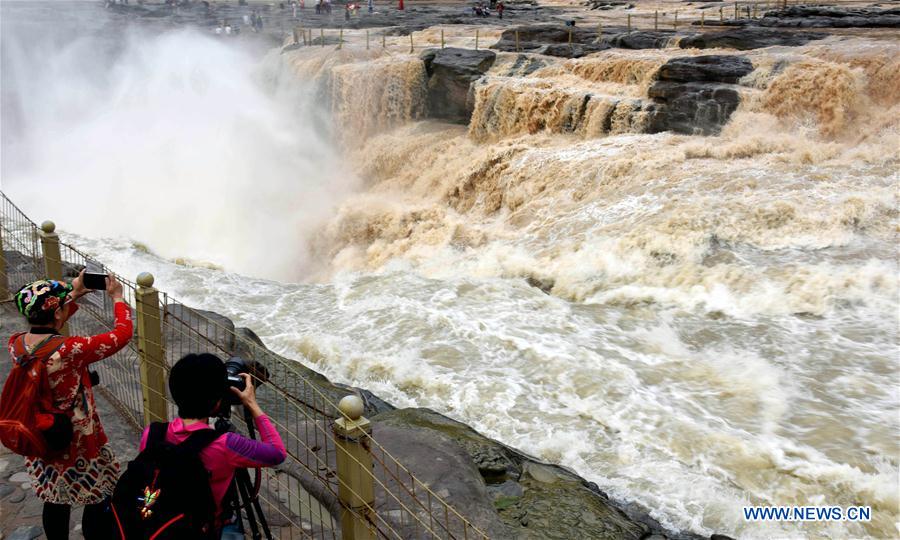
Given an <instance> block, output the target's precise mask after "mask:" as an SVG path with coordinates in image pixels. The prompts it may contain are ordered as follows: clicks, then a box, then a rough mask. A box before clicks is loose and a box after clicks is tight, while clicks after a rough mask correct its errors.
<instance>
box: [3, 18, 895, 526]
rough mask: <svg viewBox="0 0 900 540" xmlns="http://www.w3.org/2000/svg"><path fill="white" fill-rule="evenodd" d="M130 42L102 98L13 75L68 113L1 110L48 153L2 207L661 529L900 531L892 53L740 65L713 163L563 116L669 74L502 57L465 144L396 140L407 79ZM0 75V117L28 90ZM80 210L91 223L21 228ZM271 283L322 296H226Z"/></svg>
mask: <svg viewBox="0 0 900 540" xmlns="http://www.w3.org/2000/svg"><path fill="white" fill-rule="evenodd" d="M4 9H6V8H5V7H4ZM7 20H8V18H7V17H4V24H6V22H7ZM8 35H9V34H8V33H7V32H6V27H4V36H3V39H4V55H5V56H4V62H6V60H7V59H8V58H10V56H9V53H8V51H10V50H11V49H9V48H8V47H7V45H8V43H9V41H8ZM437 35H438V34H437V33H436V32H434V30H426V31H425V32H423V38H427V39H436V37H435V36H437ZM142 39H143V40H144V41H142V43H141V46H140V47H137V48H133V47H132V46H131V45H130V44H128V42H125V43H126V45H123V46H122V49H121V51H120V52H122V51H124V54H112V56H110V57H109V58H111V61H110V62H108V64H107V67H108V68H109V69H99V68H98V69H92V70H88V71H87V73H89V74H95V75H97V76H98V77H97V79H96V80H94V79H92V78H91V77H87V76H85V75H84V74H82V73H80V71H79V70H78V69H75V68H76V67H77V66H78V62H75V60H77V59H78V58H80V57H81V56H83V50H82V53H78V50H77V48H76V49H72V48H65V47H62V48H60V50H61V51H63V53H64V54H62V55H60V56H56V55H54V54H52V52H51V51H47V50H43V49H41V50H40V52H41V54H44V55H46V56H47V58H48V59H49V60H48V62H47V63H46V66H44V67H46V69H44V67H42V68H41V69H37V71H36V73H37V75H36V77H37V79H35V80H38V81H51V82H54V83H56V87H58V88H62V87H66V88H75V89H78V90H77V91H78V92H80V94H79V96H80V97H79V98H78V99H76V100H74V105H73V102H72V101H66V99H65V98H66V95H65V94H64V93H63V92H59V91H56V90H54V89H53V88H51V87H50V86H48V85H40V84H39V85H37V86H36V87H30V89H29V90H28V91H27V92H25V91H20V92H19V98H20V99H19V101H20V102H21V103H22V104H24V105H28V106H23V107H22V108H21V110H19V111H18V113H17V114H20V116H18V117H17V118H18V121H19V122H20V123H21V127H22V130H23V131H22V134H23V138H22V139H21V140H20V141H10V139H9V138H8V137H6V136H4V139H3V140H4V147H3V150H4V155H5V156H6V155H9V152H10V150H11V149H13V148H16V149H23V151H25V152H24V154H23V155H26V156H34V155H39V156H40V158H41V159H40V160H38V161H27V162H25V164H27V165H28V167H26V166H24V165H23V161H20V160H19V159H18V158H17V159H16V160H13V162H11V163H12V165H10V164H9V163H8V162H7V161H6V160H4V168H3V183H4V186H3V187H4V190H6V191H8V192H10V193H11V194H12V195H13V196H14V198H16V199H17V200H21V201H22V202H23V206H25V209H26V210H29V211H30V213H31V214H32V215H33V217H35V218H37V219H43V218H45V217H52V218H54V219H56V220H57V221H58V222H59V224H60V226H61V228H62V229H64V230H65V231H71V232H69V233H68V234H67V235H66V237H67V238H69V239H72V240H73V242H74V243H75V244H76V245H78V246H83V247H84V248H85V249H87V250H88V251H89V252H91V253H93V254H96V255H97V256H98V258H100V259H101V260H103V261H106V262H107V263H108V264H109V265H110V266H111V267H112V268H114V269H116V270H118V271H120V272H122V273H123V274H125V275H126V276H129V275H130V276H134V275H136V274H137V273H139V272H141V271H151V272H153V273H154V274H155V276H156V278H157V283H158V284H159V286H160V287H161V288H162V289H163V290H166V291H168V292H169V293H170V294H172V295H173V296H174V297H176V298H179V299H181V300H183V301H185V302H186V303H188V304H190V305H195V306H197V307H200V308H204V309H210V310H215V311H217V312H219V313H222V314H223V315H226V316H228V317H231V318H233V319H234V320H235V321H236V323H237V324H239V325H243V326H249V327H252V328H253V329H255V330H256V331H257V332H258V333H259V334H260V336H261V337H262V338H263V340H264V341H265V342H266V344H267V345H269V346H270V347H272V348H273V349H274V350H276V351H278V352H280V353H282V354H285V355H287V356H289V357H292V358H297V359H298V360H299V361H302V362H304V363H306V364H308V365H310V366H311V367H313V368H315V369H317V370H318V371H321V372H323V373H325V374H326V375H328V376H329V377H331V378H333V379H335V380H337V381H340V382H345V383H350V384H356V385H360V386H364V387H366V388H368V389H371V390H373V391H374V392H376V393H377V394H379V395H381V396H383V397H385V398H386V399H388V400H390V401H391V402H393V403H394V404H396V405H398V406H426V407H432V408H434V409H436V410H439V411H441V412H444V413H447V414H449V415H451V416H453V417H454V418H457V419H460V420H462V421H465V422H467V423H469V424H471V425H472V426H474V427H475V428H476V429H479V430H481V431H482V432H484V433H486V434H488V435H490V436H493V437H496V438H498V439H500V440H502V441H503V442H505V443H508V444H511V445H514V446H517V447H520V448H522V449H523V450H525V451H526V452H529V453H532V454H534V455H537V456H539V457H542V458H544V459H548V460H552V461H554V462H559V463H562V464H564V465H566V466H569V467H572V468H574V469H575V470H577V471H578V472H579V473H580V474H582V475H584V476H585V477H586V478H588V479H589V480H591V481H594V482H597V483H598V484H599V485H600V486H601V488H603V489H604V490H606V491H608V492H609V493H610V494H611V495H613V496H614V497H616V498H618V499H621V500H624V501H628V502H634V503H637V504H639V505H642V506H644V507H645V508H647V509H649V510H650V511H651V512H652V514H653V516H654V517H656V518H657V519H659V520H660V521H662V522H663V523H664V524H666V525H668V526H670V527H672V528H674V529H689V530H692V531H694V532H698V533H704V534H708V533H711V532H724V533H728V534H731V535H734V536H740V537H742V538H771V537H830V538H847V537H891V536H895V535H896V534H897V528H896V522H897V521H898V520H900V510H898V496H897V493H898V491H900V486H898V474H897V473H898V468H900V463H898V456H900V443H898V433H900V428H898V414H900V380H898V373H900V371H898V365H897V357H898V355H897V352H898V347H897V340H898V321H897V313H898V308H900V302H898V267H897V260H896V236H897V230H898V213H897V190H896V187H897V177H896V170H897V165H898V162H897V156H896V148H897V143H898V130H897V128H896V125H894V124H893V123H892V122H893V121H894V120H896V118H897V116H896V114H897V112H898V107H897V104H896V101H897V99H896V98H897V96H896V95H895V93H894V91H893V90H891V89H890V88H889V85H890V84H891V83H892V81H895V80H896V78H895V77H896V73H897V67H896V62H895V61H890V59H891V58H893V59H896V58H898V57H900V55H897V54H894V52H896V51H895V49H896V47H894V46H893V45H890V44H889V45H885V44H883V43H881V44H875V45H873V44H871V43H869V42H868V41H867V40H865V39H858V38H848V39H849V41H847V40H837V41H835V40H832V41H827V42H824V44H819V45H816V46H815V47H807V48H798V49H794V50H793V51H792V52H784V51H781V50H766V51H758V52H754V53H748V54H750V55H751V56H752V59H753V62H754V64H755V65H757V66H759V68H760V69H759V70H758V72H756V73H755V74H754V75H753V76H752V77H751V78H752V80H748V81H745V82H746V85H747V86H746V90H745V91H744V98H745V99H744V100H743V102H742V103H743V104H742V107H741V109H740V110H739V111H738V112H737V113H736V114H735V115H734V117H733V119H732V121H731V123H730V124H729V125H728V126H726V128H725V130H724V131H723V134H722V135H721V136H719V137H707V138H701V137H688V136H676V135H671V134H659V135H643V134H639V133H627V132H628V131H629V130H630V129H631V127H634V126H637V125H638V124H637V123H636V122H637V121H638V120H639V119H638V118H637V117H636V116H635V115H634V114H632V113H634V112H635V111H636V109H634V108H625V109H623V110H622V112H621V114H620V115H619V116H618V117H616V118H617V121H618V122H619V124H617V126H619V127H618V128H616V129H614V130H596V129H593V128H591V127H590V126H591V125H592V123H591V121H590V116H591V115H590V114H589V115H588V117H587V120H588V121H587V122H586V123H583V127H584V129H580V130H577V131H574V132H569V131H567V130H568V127H566V126H568V125H569V124H567V122H566V121H565V119H564V118H563V116H565V115H564V114H563V115H561V113H564V112H565V109H566V105H565V104H566V103H568V102H569V100H570V98H571V97H572V96H578V95H586V94H587V93H589V92H594V93H595V94H597V95H601V94H602V95H604V96H612V97H613V98H615V99H616V100H619V101H620V102H621V101H623V100H626V101H627V100H633V99H638V98H639V97H640V96H641V95H642V92H643V89H644V88H645V87H646V85H647V84H648V83H649V81H650V80H651V79H652V73H653V70H654V69H655V68H656V67H657V66H658V65H659V64H660V63H661V62H663V61H665V60H666V59H667V58H668V57H669V56H671V55H673V54H676V53H678V54H683V53H682V52H679V51H670V50H667V51H662V52H639V51H638V52H633V53H632V52H625V51H614V52H604V53H600V54H598V55H594V56H591V57H588V58H586V59H580V60H575V61H568V60H552V59H546V58H543V59H538V58H532V59H531V60H529V62H533V63H534V65H533V66H532V67H533V68H536V69H531V68H529V69H528V70H525V69H524V68H522V66H521V65H519V64H520V62H519V61H518V60H515V61H513V59H512V55H501V57H500V62H499V63H498V65H497V66H495V68H494V69H493V70H492V72H491V73H490V78H489V80H488V81H487V86H486V87H485V88H484V89H482V90H481V92H482V94H483V95H481V99H480V100H479V101H478V104H477V110H476V114H475V118H476V119H477V120H478V126H479V127H478V129H480V130H482V134H483V135H484V140H488V139H489V140H492V141H494V142H493V143H492V144H490V145H487V144H481V143H479V142H478V141H479V140H481V139H482V137H481V135H479V134H478V133H473V132H472V128H471V126H470V128H469V129H468V130H467V128H466V127H464V126H448V125H445V124H441V123H436V122H419V121H416V119H417V118H418V117H419V116H420V115H421V113H422V110H423V102H422V99H423V96H424V87H423V84H424V78H423V71H422V66H421V63H419V61H418V60H417V59H416V58H415V57H413V56H411V55H405V54H404V55H397V56H396V57H389V56H388V55H384V54H382V53H381V52H376V51H370V52H364V51H363V50H361V49H360V48H357V49H352V48H351V47H347V48H346V49H344V50H342V51H340V52H335V51H329V50H325V51H320V50H315V51H312V50H306V51H293V52H289V53H286V54H284V55H277V54H274V55H270V56H269V57H268V58H267V59H266V67H267V68H270V69H271V71H268V72H265V73H263V74H259V73H258V72H256V67H257V65H256V63H255V60H253V59H251V58H249V57H248V56H247V55H245V54H244V53H242V52H241V51H239V50H236V49H234V48H232V47H229V46H226V45H225V44H224V43H223V42H217V41H214V40H211V39H209V38H208V37H205V36H201V35H198V34H195V33H191V32H177V33H167V34H163V35H162V36H145V37H143V38H142ZM460 39H461V38H460ZM854 39H855V40H856V41H854ZM888 53H890V54H888ZM18 54H19V53H16V54H14V55H12V57H13V58H26V59H27V58H30V57H28V56H27V55H25V53H24V52H23V53H22V54H23V55H24V56H19V55H18ZM160 59H164V60H166V61H160ZM67 63H73V65H72V66H68V67H67V65H66V64H67ZM526 63H527V62H526ZM537 64H541V65H537ZM5 65H6V64H5ZM89 65H90V63H89ZM27 67H29V66H28V65H27V62H26V64H25V65H24V66H20V67H19V69H20V71H14V72H13V73H21V69H24V68H27ZM31 67H33V66H31ZM96 67H97V66H94V68H96ZM26 71H28V70H26ZM525 71H527V73H526V72H525ZM6 74H7V70H6V69H4V79H3V85H4V92H8V91H9V88H10V87H12V88H14V89H19V88H23V87H22V86H19V85H18V84H13V83H17V82H21V77H18V78H17V77H12V78H10V76H9V75H6ZM526 75H527V76H528V79H529V80H527V81H522V80H521V77H522V76H526ZM41 77H44V78H41ZM385 77H390V78H391V84H389V85H380V86H379V85H378V84H377V82H378V81H379V80H381V79H383V78H385ZM297 79H299V80H297ZM60 80H64V81H66V82H68V83H71V84H68V85H62V84H59V82H60ZM11 81H12V82H11ZM101 81H102V82H101ZM301 83H309V84H311V86H306V85H305V84H301ZM824 83H828V84H824ZM41 86H48V88H41ZM286 88H287V89H290V88H302V89H304V90H305V91H303V92H300V93H299V94H285V93H283V92H284V91H285V89H286ZM820 90H821V91H820ZM32 93H33V94H34V95H33V96H31V95H30V94H32ZM26 94H28V95H26ZM488 94H489V95H488ZM4 95H7V94H6V93H5V94H4ZM32 97H33V98H35V99H31V98H32ZM487 98H490V99H487ZM780 98H784V100H783V101H781V100H780ZM35 103H38V104H40V105H41V107H37V106H36V105H35ZM478 107H480V109H478ZM41 108H43V109H45V112H40V111H38V109H41ZM70 109H71V110H70ZM626 109H627V110H626ZM4 110H6V109H4ZM35 111H36V112H35ZM601 112H602V111H594V112H592V113H591V114H595V113H596V115H597V116H598V117H599V116H600V115H601ZM63 113H65V115H63ZM322 113H327V114H325V115H324V116H323V114H322ZM604 114H605V113H604ZM329 115H330V116H329ZM73 118H74V119H75V120H78V122H76V123H74V124H73V122H74V120H73ZM323 118H324V119H326V120H327V119H329V118H332V119H334V120H335V122H334V125H333V129H334V131H335V133H333V135H334V137H335V139H336V140H338V141H340V143H341V144H342V145H343V146H344V148H343V149H341V150H336V148H340V147H341V144H335V145H333V146H332V145H330V144H327V142H328V141H329V139H328V137H327V135H329V133H330V132H331V130H332V128H329V127H326V125H324V124H323ZM534 118H538V119H542V120H541V121H540V122H539V124H540V125H538V124H531V123H529V122H530V120H533V119H534ZM595 123H596V122H595ZM4 125H5V126H6V124H4ZM17 125H19V124H17ZM629 126H631V127H629ZM382 130H387V131H382ZM616 133H618V134H616ZM473 135H474V137H473ZM38 143H40V144H38ZM16 145H18V146H16ZM98 149H99V150H98ZM348 149H349V150H351V151H347V150H348ZM342 150H343V151H342ZM98 155H99V156H102V157H103V159H97V158H96V156H98ZM84 156H90V157H91V158H92V159H84ZM338 157H343V158H345V159H347V160H348V161H349V162H350V163H349V165H348V167H347V169H352V172H351V173H348V174H343V172H342V170H341V169H337V168H335V166H334V163H335V161H336V158H338ZM151 158H152V159H151ZM348 178H349V179H350V180H349V182H348V183H349V185H351V186H352V185H356V184H354V180H353V179H354V178H360V179H361V180H362V181H363V182H364V183H363V184H360V185H361V186H363V187H362V188H359V189H361V191H358V192H357V193H355V194H353V195H347V191H348V190H349V188H348V183H345V180H346V179H348ZM38 182H40V183H39V184H38ZM93 182H96V183H93ZM73 185H92V186H96V187H97V188H98V189H95V190H93V191H91V193H97V192H100V193H104V194H106V198H102V197H97V198H87V199H85V200H84V201H83V202H82V203H81V205H80V206H74V205H72V206H70V207H69V208H62V209H61V208H60V207H62V206H65V205H59V207H55V209H54V210H53V212H52V215H47V214H46V213H47V212H48V210H46V206H45V205H40V204H37V203H34V204H33V205H32V203H33V201H36V200H37V198H38V197H39V196H41V194H42V193H45V192H46V191H47V190H48V189H57V190H60V189H62V188H61V187H60V186H65V189H66V190H67V191H68V190H71V189H72V186H73ZM148 185H153V186H155V189H154V190H152V191H151V192H150V193H147V191H148V189H147V186H148ZM35 186H40V189H36V187H35ZM104 190H105V191H104ZM179 194H180V198H179ZM139 197H143V198H144V199H145V200H146V199H147V198H149V199H150V201H149V202H150V203H152V204H149V205H137V204H136V203H135V202H134V201H136V200H139ZM109 200H113V201H114V204H111V205H110V204H109ZM198 201H199V202H198ZM204 201H215V204H211V203H209V204H203V203H204ZM91 204H95V205H96V206H91ZM29 205H32V206H29ZM335 207H336V208H335ZM100 208H108V209H110V211H111V215H109V216H108V217H107V219H104V220H100V219H97V217H96V216H97V215H99V211H100V210H99V209H100ZM148 208H149V209H152V210H153V212H151V213H146V210H147V209H148ZM92 209H93V210H94V211H95V212H97V214H92V213H91V210H92ZM70 210H71V211H70ZM151 215H153V216H157V217H155V218H154V219H153V220H152V221H150V220H148V217H150V216H151ZM191 216H193V221H192V224H191V227H192V228H191V229H190V234H186V233H184V231H185V220H186V219H188V218H189V217H191ZM109 223H115V226H114V227H112V226H110V225H109ZM148 223H149V224H150V225H147V224H148ZM75 233H78V234H75ZM133 240H136V241H139V242H142V243H143V244H142V245H147V246H149V249H147V248H144V247H142V245H137V244H135V243H133V242H132V241H133ZM284 246H295V247H296V250H286V249H284ZM307 250H309V252H311V253H312V261H310V260H309V259H306V258H305V255H306V253H307ZM157 254H159V255H161V256H157ZM176 257H181V259H180V260H179V263H175V262H173V261H174V260H176ZM189 259H194V260H206V261H211V262H217V263H220V264H221V265H222V266H223V267H224V269H217V268H216V267H215V266H211V265H202V264H191V263H190V260H189ZM304 262H305V263H307V264H304ZM313 263H315V264H313ZM284 268H287V269H288V270H292V271H294V273H293V274H291V275H292V276H297V275H298V274H299V273H303V274H304V275H306V273H311V272H313V271H316V278H317V280H318V282H316V283H312V282H305V283H301V284H286V283H279V282H276V281H268V280H266V279H263V278H261V277H243V276H241V275H239V274H237V273H234V272H244V273H249V274H252V275H254V276H264V277H273V276H274V277H279V276H281V275H282V274H280V273H279V271H280V270H283V269H284ZM748 504H773V505H790V504H803V505H806V504H839V505H871V506H872V507H873V521H872V522H871V523H836V524H821V523H820V524H805V525H797V524H789V523H782V524H759V523H746V522H744V521H743V520H742V518H741V512H740V509H741V507H742V506H744V505H748Z"/></svg>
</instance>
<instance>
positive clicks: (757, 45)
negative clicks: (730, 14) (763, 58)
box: [678, 26, 828, 51]
mask: <svg viewBox="0 0 900 540" xmlns="http://www.w3.org/2000/svg"><path fill="white" fill-rule="evenodd" d="M826 37H828V34H825V33H822V32H794V31H790V30H775V29H771V28H759V27H755V26H748V27H744V28H738V29H727V30H719V31H713V32H705V33H702V34H694V35H691V36H685V37H684V38H682V39H681V41H679V42H678V46H679V47H681V48H682V49H713V48H716V49H737V50H739V51H749V50H751V49H761V48H763V47H774V46H776V45H782V46H784V45H787V46H790V47H797V46H800V45H805V44H807V43H809V42H810V41H814V40H817V39H824V38H826Z"/></svg>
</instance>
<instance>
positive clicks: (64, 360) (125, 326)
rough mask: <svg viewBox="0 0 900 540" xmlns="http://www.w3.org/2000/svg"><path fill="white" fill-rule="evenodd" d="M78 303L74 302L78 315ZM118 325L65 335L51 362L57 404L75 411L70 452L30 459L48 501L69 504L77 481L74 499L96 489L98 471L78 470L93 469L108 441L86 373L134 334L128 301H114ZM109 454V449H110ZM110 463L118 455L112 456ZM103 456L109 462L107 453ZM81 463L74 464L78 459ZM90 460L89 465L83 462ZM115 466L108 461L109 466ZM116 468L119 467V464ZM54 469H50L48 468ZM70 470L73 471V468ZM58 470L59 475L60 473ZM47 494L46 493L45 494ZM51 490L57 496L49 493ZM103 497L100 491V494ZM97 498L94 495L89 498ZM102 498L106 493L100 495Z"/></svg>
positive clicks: (82, 500) (79, 499)
mask: <svg viewBox="0 0 900 540" xmlns="http://www.w3.org/2000/svg"><path fill="white" fill-rule="evenodd" d="M77 307H78V306H77V305H73V308H72V309H73V311H72V313H71V314H70V316H71V315H74V313H75V311H77ZM114 312H115V327H114V328H113V330H112V331H110V332H106V333H105V334H97V335H96V336H72V337H68V338H66V340H65V342H64V343H63V345H62V346H61V347H60V348H59V349H58V350H57V351H56V352H55V353H53V354H52V355H51V356H50V358H49V359H48V360H47V363H46V366H47V377H48V379H49V382H50V390H51V393H52V399H53V406H54V407H55V408H59V409H62V410H67V411H71V415H72V432H73V436H72V443H71V445H70V447H69V451H68V452H61V453H60V454H59V456H58V457H55V458H53V459H46V460H43V459H28V460H27V463H28V466H29V472H31V473H32V477H33V480H34V482H33V483H34V484H35V490H36V491H37V493H38V496H39V497H41V499H43V500H49V501H50V502H60V503H65V502H67V500H66V499H67V498H68V497H66V496H65V493H64V492H65V491H70V490H71V489H74V485H75V484H78V486H77V490H79V493H77V494H76V493H72V494H71V495H72V497H71V502H72V503H81V504H85V503H87V502H88V501H87V499H85V497H87V496H88V492H91V491H93V487H94V486H93V485H88V484H90V477H96V476H97V475H96V473H94V474H88V475H86V476H83V475H82V474H78V473H76V470H77V471H82V472H83V471H86V470H89V468H90V467H89V466H90V462H91V461H92V460H95V459H97V458H98V456H99V455H100V454H101V450H102V449H103V447H104V445H105V444H106V443H107V440H108V439H107V437H106V433H104V432H103V425H102V424H100V417H99V416H98V415H97V407H96V406H95V404H94V392H93V390H92V388H91V381H90V377H89V375H88V366H89V365H91V364H93V363H94V362H97V361H99V360H102V359H104V358H107V357H109V356H112V355H113V354H115V353H116V352H118V351H119V350H121V349H122V348H123V347H124V346H125V345H127V344H128V341H129V340H130V339H131V336H132V334H133V332H134V324H133V322H132V317H131V308H130V307H128V304H126V303H125V302H116V304H115V306H114ZM17 337H18V335H15V336H13V337H11V338H10V340H9V343H8V349H9V351H10V355H11V356H14V353H13V344H14V341H15V339H16V338H17ZM107 452H109V451H108V450H107ZM109 457H110V458H112V461H113V462H114V461H115V460H114V458H113V457H112V456H111V455H110V456H109ZM104 460H106V461H109V459H107V457H106V456H104ZM78 461H80V462H81V465H80V466H78V467H76V462H78ZM85 463H87V464H88V469H85V466H84V464H85ZM110 465H114V463H113V464H104V468H107V469H108V468H109V466H110ZM115 468H116V469H117V468H118V467H117V465H116V466H115ZM50 469H52V472H49V470H50ZM70 470H71V471H70ZM57 473H58V474H57ZM66 474H69V475H70V478H69V480H68V481H67V482H66V483H67V484H71V485H68V486H67V487H62V486H59V485H57V483H58V478H59V477H63V476H66ZM76 474H77V475H78V476H83V477H82V478H81V479H80V480H79V481H78V482H74V483H73V482H70V481H71V480H72V475H76ZM44 492H46V494H45V493H44ZM49 493H53V495H48V494H49ZM96 495H99V494H96ZM90 498H94V497H90ZM101 498H102V497H101Z"/></svg>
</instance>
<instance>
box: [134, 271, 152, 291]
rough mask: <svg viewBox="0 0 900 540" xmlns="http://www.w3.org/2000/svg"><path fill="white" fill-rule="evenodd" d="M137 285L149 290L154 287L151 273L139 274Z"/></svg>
mask: <svg viewBox="0 0 900 540" xmlns="http://www.w3.org/2000/svg"><path fill="white" fill-rule="evenodd" d="M137 284H138V285H140V286H141V287H145V288H148V289H149V288H150V287H152V286H153V274H151V273H150V272H141V273H140V274H138V277H137Z"/></svg>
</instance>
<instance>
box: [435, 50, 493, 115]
mask: <svg viewBox="0 0 900 540" xmlns="http://www.w3.org/2000/svg"><path fill="white" fill-rule="evenodd" d="M496 56H497V55H496V53H494V52H493V51H484V50H480V51H476V50H472V49H457V48H454V47H448V48H446V49H428V50H426V51H424V52H423V53H422V55H421V58H422V60H423V61H424V62H425V71H426V73H427V74H428V101H427V109H428V115H429V116H431V117H432V118H441V119H444V120H449V121H451V122H459V123H461V124H466V123H468V122H469V119H470V118H471V117H472V111H473V110H474V108H475V98H474V94H473V92H472V83H474V82H475V81H477V80H478V79H479V78H481V76H482V75H484V74H485V73H486V72H487V70H488V69H490V68H491V66H492V65H493V64H494V59H495V58H496Z"/></svg>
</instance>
